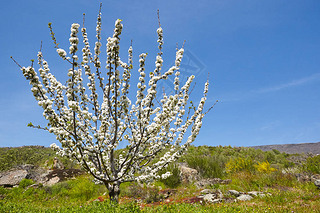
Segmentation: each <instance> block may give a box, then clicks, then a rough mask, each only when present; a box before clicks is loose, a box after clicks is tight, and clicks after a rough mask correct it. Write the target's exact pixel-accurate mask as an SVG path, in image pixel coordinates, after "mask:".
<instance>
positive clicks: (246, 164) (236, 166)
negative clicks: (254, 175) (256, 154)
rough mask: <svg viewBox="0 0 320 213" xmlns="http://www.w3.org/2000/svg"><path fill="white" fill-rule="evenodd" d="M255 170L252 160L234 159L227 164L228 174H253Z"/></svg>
mask: <svg viewBox="0 0 320 213" xmlns="http://www.w3.org/2000/svg"><path fill="white" fill-rule="evenodd" d="M253 170H254V166H253V161H252V160H251V158H242V157H238V158H234V159H230V160H229V161H228V162H227V164H226V172H227V173H235V172H240V171H247V172H252V171H253Z"/></svg>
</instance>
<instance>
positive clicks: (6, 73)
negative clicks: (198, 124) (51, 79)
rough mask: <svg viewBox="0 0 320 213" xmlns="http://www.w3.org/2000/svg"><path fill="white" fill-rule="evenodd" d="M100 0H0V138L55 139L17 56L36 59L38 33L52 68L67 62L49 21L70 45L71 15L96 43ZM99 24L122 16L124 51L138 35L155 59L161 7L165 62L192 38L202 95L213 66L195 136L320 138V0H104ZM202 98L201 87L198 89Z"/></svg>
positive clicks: (218, 140)
mask: <svg viewBox="0 0 320 213" xmlns="http://www.w3.org/2000/svg"><path fill="white" fill-rule="evenodd" d="M99 3H100V1H95V0H90V1H89V0H64V1H61V0H55V1H40V0H37V1H36V0H28V1H22V0H20V1H17V0H12V1H2V4H1V5H2V6H1V9H0V10H1V12H0V16H1V17H0V26H1V28H0V38H1V52H0V54H1V57H0V64H1V66H2V67H1V78H0V89H1V91H2V93H1V96H0V97H1V98H0V112H1V118H0V146H22V145H44V146H48V145H49V144H51V143H53V142H55V137H54V136H53V135H51V134H49V133H47V132H44V131H41V130H36V129H32V128H28V127H27V124H28V123H29V122H33V123H34V124H44V123H45V121H44V119H43V118H42V112H41V109H40V108H39V107H38V105H37V103H36V101H35V100H34V98H33V96H32V94H31V92H30V86H29V85H28V82H27V81H26V80H25V79H24V77H23V75H22V73H21V71H20V70H19V69H18V67H17V66H16V65H15V64H14V63H13V62H12V61H11V60H10V56H14V58H15V59H16V60H17V61H18V62H19V63H20V64H21V65H24V66H28V65H30V59H36V54H37V51H38V50H39V47H40V42H41V41H43V53H44V57H45V58H46V60H47V61H48V62H49V66H50V67H51V70H52V71H53V73H54V74H55V75H56V76H57V77H58V78H62V79H63V77H64V76H65V74H66V69H67V67H66V66H65V65H66V64H64V63H63V62H61V60H59V57H58V55H57V54H56V52H55V49H54V48H53V46H54V45H53V43H52V41H51V37H50V34H49V30H48V27H47V24H48V22H52V23H53V27H54V30H55V33H56V37H57V39H58V42H59V43H60V45H61V47H64V48H65V49H67V48H68V37H69V34H70V32H69V29H70V25H71V24H72V23H75V22H78V23H82V14H83V13H86V26H87V29H88V33H89V35H90V37H91V38H92V39H91V44H93V41H94V40H93V39H94V33H95V23H96V17H97V11H98V8H99ZM102 3H103V9H102V32H103V38H104V39H106V38H107V37H108V36H111V35H112V30H113V26H114V21H115V20H116V19H117V18H120V19H122V20H123V25H124V29H123V34H122V36H121V51H122V54H123V56H121V57H126V51H127V48H128V46H129V44H130V40H131V39H132V40H133V44H134V47H133V48H134V57H135V58H134V59H135V62H134V63H135V64H134V65H135V66H136V67H137V58H138V55H139V54H140V53H142V52H148V53H149V56H148V62H147V67H148V68H149V69H153V65H154V58H155V55H156V53H157V47H156V45H157V43H156V32H155V30H156V28H157V25H158V22H157V15H156V11H157V9H160V17H161V25H162V28H163V29H164V42H165V44H164V63H165V64H164V67H169V66H170V65H171V64H172V63H173V60H174V56H175V47H176V43H178V44H179V45H181V44H182V43H183V41H184V40H186V45H185V49H186V51H188V55H186V57H185V59H186V60H185V61H183V63H184V65H190V66H191V67H193V68H194V69H191V68H186V69H185V72H186V73H190V72H195V73H194V74H195V75H196V81H197V87H198V89H196V90H195V92H194V93H195V95H194V96H197V95H196V94H197V93H198V91H201V90H202V84H203V82H204V81H205V80H206V78H207V73H208V72H209V73H210V75H209V79H210V88H209V101H208V102H207V107H209V106H210V105H211V104H213V103H214V102H215V100H219V103H218V104H217V105H216V106H215V108H214V109H213V110H212V111H211V112H210V113H209V114H207V116H206V117H205V119H204V123H203V127H202V129H201V131H200V134H199V136H198V138H197V140H196V141H195V143H194V144H195V145H211V146H215V145H231V146H252V145H266V144H284V143H304V142H318V141H320V22H319V20H320V1H318V0H313V1H312V0H305V1H296V0H291V1H284V0H261V1H253V0H251V1H246V0H223V1H222V0H219V1H217V0H198V1H189V0H188V1H177V0H170V1H167V0H162V1H152V0H141V1H136V0H128V1H120V0H117V1H116V0H114V1H102ZM91 46H92V45H91ZM194 98H195V99H196V98H197V97H194Z"/></svg>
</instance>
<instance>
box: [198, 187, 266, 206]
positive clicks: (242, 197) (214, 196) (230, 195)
mask: <svg viewBox="0 0 320 213" xmlns="http://www.w3.org/2000/svg"><path fill="white" fill-rule="evenodd" d="M258 196H259V197H264V196H271V194H270V193H264V192H259V191H251V192H247V193H245V192H238V191H236V190H229V191H228V192H227V193H226V194H225V195H224V194H223V193H222V192H221V191H220V190H219V189H218V190H213V189H204V190H202V191H201V192H200V195H199V196H197V198H200V199H202V201H203V202H207V203H221V202H224V203H231V202H237V201H249V200H252V199H253V198H254V197H258Z"/></svg>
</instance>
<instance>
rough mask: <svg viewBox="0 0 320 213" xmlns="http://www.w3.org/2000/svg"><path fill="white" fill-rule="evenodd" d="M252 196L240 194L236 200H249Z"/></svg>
mask: <svg viewBox="0 0 320 213" xmlns="http://www.w3.org/2000/svg"><path fill="white" fill-rule="evenodd" d="M252 198H253V197H252V196H250V195H245V194H243V195H240V196H239V197H237V200H240V201H249V200H252Z"/></svg>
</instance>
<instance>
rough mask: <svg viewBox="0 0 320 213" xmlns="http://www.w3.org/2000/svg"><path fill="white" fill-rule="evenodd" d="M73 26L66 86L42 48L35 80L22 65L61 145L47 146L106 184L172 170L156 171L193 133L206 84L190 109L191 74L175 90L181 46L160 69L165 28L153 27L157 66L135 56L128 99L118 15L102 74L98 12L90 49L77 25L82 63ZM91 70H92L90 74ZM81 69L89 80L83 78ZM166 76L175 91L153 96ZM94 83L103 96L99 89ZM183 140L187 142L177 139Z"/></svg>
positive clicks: (143, 56)
mask: <svg viewBox="0 0 320 213" xmlns="http://www.w3.org/2000/svg"><path fill="white" fill-rule="evenodd" d="M79 27H80V26H79V24H72V26H71V35H70V39H69V41H70V45H71V46H70V54H71V55H72V60H70V61H69V60H68V62H70V63H71V64H72V68H70V69H69V70H68V76H69V78H68V80H67V82H66V83H65V84H62V83H61V82H60V81H58V80H57V79H56V78H55V76H54V75H52V74H51V72H50V69H49V66H48V63H47V62H46V61H45V60H44V59H43V56H42V53H41V52H39V53H38V64H39V69H38V73H39V75H40V78H39V77H38V74H37V72H36V71H35V69H34V68H33V67H22V71H23V74H24V76H25V77H26V79H27V80H29V82H30V84H31V86H32V88H31V91H32V92H33V95H34V96H35V98H36V100H37V101H38V104H39V105H40V106H41V107H42V108H43V115H44V117H45V118H46V119H47V120H48V126H47V129H48V131H49V132H50V133H53V134H55V135H56V138H57V140H58V141H60V143H61V148H59V147H58V146H57V145H56V144H52V145H51V147H52V148H54V149H55V150H57V151H58V153H59V154H61V155H65V156H68V157H70V158H74V159H77V160H78V161H79V162H80V163H81V164H82V165H83V167H84V168H86V169H87V171H88V172H89V173H90V174H91V175H93V176H94V177H95V179H96V181H98V182H103V183H105V184H106V185H107V186H108V187H109V186H110V187H111V186H113V185H112V184H118V183H122V182H126V181H134V180H136V181H150V180H154V179H157V178H167V177H169V176H170V173H165V174H163V175H159V171H160V170H161V169H162V168H164V167H166V166H168V164H169V163H171V162H173V161H175V160H176V159H177V158H179V157H180V156H181V155H182V154H183V152H184V151H185V150H186V149H187V148H188V146H189V145H190V144H191V143H192V142H193V141H194V140H195V138H196V136H197V135H198V134H199V131H200V128H201V126H202V119H203V117H204V113H203V108H204V104H205V102H206V96H207V92H208V83H206V84H205V88H204V93H203V97H202V98H201V100H200V102H199V104H198V106H197V107H196V108H195V110H194V111H193V107H188V106H189V105H188V104H189V93H190V91H189V90H190V86H191V84H192V82H193V80H194V76H193V75H192V76H190V77H189V78H188V80H187V81H186V82H185V83H184V84H181V88H180V83H181V82H180V79H179V76H180V72H179V68H180V65H181V60H182V57H183V53H184V49H183V48H181V49H178V50H177V52H176V59H175V64H174V66H172V67H171V68H170V69H168V70H167V71H165V72H162V71H161V69H162V64H163V59H162V57H161V55H162V52H161V49H162V45H163V30H162V28H161V27H159V28H158V29H157V34H158V43H159V51H160V52H159V53H158V55H157V56H156V61H155V69H154V71H153V72H150V73H149V75H148V76H147V74H146V67H145V62H146V57H147V54H145V53H142V54H140V56H139V69H138V72H139V74H140V75H139V79H138V83H137V93H136V100H135V101H134V102H133V101H131V100H130V98H129V97H130V96H129V88H130V83H129V82H130V78H131V72H132V70H133V66H132V64H133V62H132V58H133V49H132V46H130V48H129V50H128V63H125V62H123V61H121V59H120V57H119V54H120V45H119V44H120V35H121V32H122V28H123V25H122V24H121V20H120V19H118V20H116V22H115V29H114V33H113V36H112V37H109V38H108V39H107V45H106V52H107V60H106V72H104V73H102V72H101V70H102V69H103V68H102V67H101V63H100V59H99V55H100V47H101V12H99V15H98V20H97V27H96V33H97V34H96V37H97V42H96V43H95V47H94V54H93V53H92V52H91V50H90V45H89V40H88V36H87V32H86V28H84V27H83V28H82V29H81V32H82V36H83V48H82V62H81V63H79V64H78V63H77V61H78V56H77V55H76V53H77V50H78V43H79V40H78V37H77V33H78V28H79ZM57 52H58V54H59V56H60V57H61V58H63V59H64V60H65V59H68V58H67V53H66V51H65V50H63V49H61V48H59V49H57ZM92 55H94V57H92ZM91 67H93V68H94V69H95V70H96V72H95V73H92V72H91ZM83 71H84V74H85V76H86V77H87V79H83V77H82V75H83V74H82V72H83ZM172 75H174V76H175V79H174V87H175V91H176V92H175V94H172V95H166V94H162V96H160V95H159V94H157V85H158V82H159V81H165V80H166V79H167V78H168V77H169V76H172ZM102 76H104V77H102ZM99 88H100V89H101V95H98V94H100V93H98V92H97V89H99ZM185 137H187V140H186V142H185V143H184V144H182V141H183V138H185ZM120 143H124V144H126V145H127V146H126V148H125V149H122V150H121V153H120V154H119V153H118V151H119V150H117V154H116V149H118V145H119V144H120ZM164 149H165V150H166V151H165V152H163V150H164ZM156 156H160V160H159V161H157V162H154V161H153V160H154V158H155V157H156Z"/></svg>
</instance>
